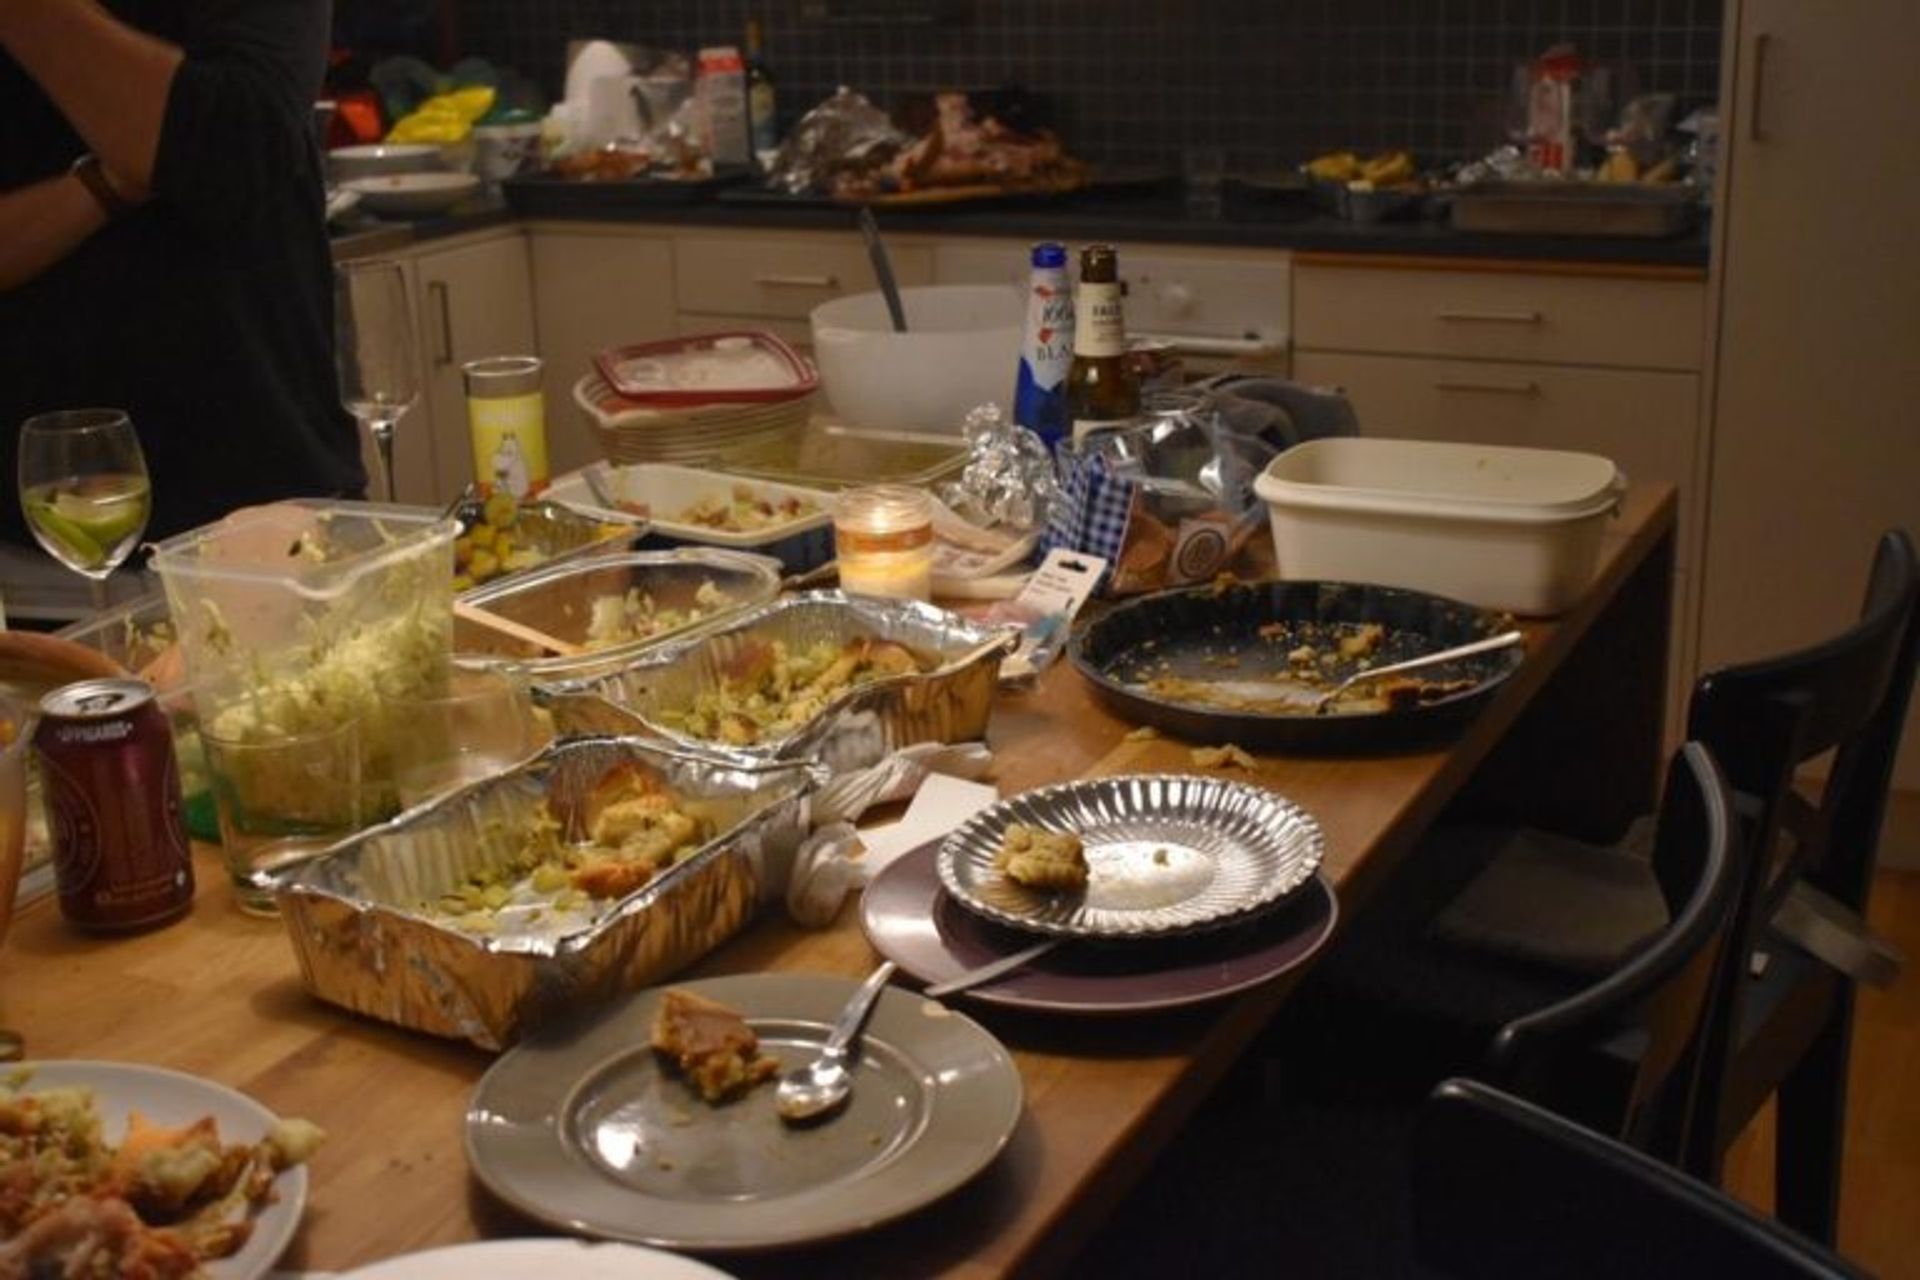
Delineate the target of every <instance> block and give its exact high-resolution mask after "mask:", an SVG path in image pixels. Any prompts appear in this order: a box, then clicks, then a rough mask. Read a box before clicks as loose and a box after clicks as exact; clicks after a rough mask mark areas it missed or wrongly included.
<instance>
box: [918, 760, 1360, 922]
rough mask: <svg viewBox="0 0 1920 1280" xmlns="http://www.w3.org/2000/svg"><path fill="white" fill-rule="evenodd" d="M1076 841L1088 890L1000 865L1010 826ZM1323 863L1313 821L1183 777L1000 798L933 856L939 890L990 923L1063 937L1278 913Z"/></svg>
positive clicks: (1261, 795) (1261, 793)
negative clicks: (1066, 889) (1020, 875)
mask: <svg viewBox="0 0 1920 1280" xmlns="http://www.w3.org/2000/svg"><path fill="white" fill-rule="evenodd" d="M1016 822H1018V823H1022V824H1024V825H1026V826H1029V827H1037V828H1039V829H1041V830H1045V831H1058V832H1068V833H1071V834H1073V835H1077V836H1079V837H1080V840H1081V842H1082V845H1083V846H1084V848H1085V852H1086V858H1087V886H1086V888H1085V889H1083V890H1080V891H1077V892H1071V893H1049V892H1043V891H1040V890H1036V889H1030V888H1027V887H1026V886H1025V885H1021V884H1016V883H1015V882H1013V881H1012V880H1009V879H1008V878H1007V877H1006V876H1005V875H1004V874H1003V873H1002V872H1001V870H1000V868H999V866H998V857H999V852H1000V843H1001V840H1002V838H1003V837H1004V835H1005V834H1006V830H1007V827H1008V826H1009V825H1011V824H1013V823H1016ZM1325 856H1326V841H1325V839H1324V838H1323V837H1322V836H1321V833H1320V824H1319V822H1317V821H1316V820H1315V819H1314V817H1313V815H1312V814H1310V813H1308V812H1307V811H1306V810H1305V809H1302V808H1301V807H1300V806H1299V805H1297V804H1294V803H1293V802H1292V801H1291V800H1288V799H1286V798H1285V797H1284V796H1280V795H1276V794H1275V793H1274V792H1271V791H1268V790H1266V789H1265V788H1262V787H1256V786H1252V785H1250V784H1248V783H1244V782H1230V781H1227V780H1225V779H1222V778H1210V777H1200V776H1187V775H1183V774H1137V775H1127V776H1121V777H1111V778H1093V779H1086V780H1083V781H1079V782H1068V783H1063V784H1061V785H1059V786H1053V787H1042V788H1040V789H1039V790H1037V791H1029V792H1026V793H1025V794H1023V795H1017V796H1009V797H1008V798H1007V799H1005V800H1002V801H1000V802H999V803H998V804H995V805H992V806H990V807H988V808H986V809H983V810H981V811H980V812H979V813H977V814H975V815H974V816H973V817H972V818H969V819H968V820H967V821H966V822H965V823H964V824H963V825H962V826H961V827H960V828H959V829H958V830H957V831H955V832H954V833H953V834H952V835H950V836H948V837H947V838H946V841H945V842H944V843H943V844H942V845H941V846H940V852H939V854H938V856H937V862H936V866H937V867H938V870H939V873H940V883H941V885H942V887H944V888H945V889H946V891H947V892H948V893H949V894H951V895H953V897H954V899H955V900H956V901H957V902H959V903H960V904H961V905H963V906H965V907H967V908H968V909H969V910H971V911H974V912H976V913H977V914H979V915H982V916H985V917H986V918H987V919H989V920H993V921H995V922H996V923H999V924H1004V925H1009V926H1011V927H1013V928H1016V929H1025V930H1029V931H1031V932H1034V933H1044V934H1052V935H1054V936H1056V937H1064V938H1161V937H1167V936H1170V935H1174V934H1182V933H1189V932H1192V931H1194V930H1197V929H1209V928H1217V927H1220V926H1222V925H1227V924H1233V923H1236V922H1238V921H1241V920H1244V919H1246V918H1247V917H1248V916H1249V915H1250V914H1252V913H1254V912H1258V911H1261V910H1264V909H1266V908H1268V907H1271V906H1273V905H1274V904H1276V903H1278V902H1279V901H1280V900H1281V899H1282V898H1284V897H1285V896H1286V895H1287V894H1289V893H1292V892H1293V891H1294V890H1295V889H1297V888H1299V887H1300V886H1301V885H1303V884H1305V883H1306V882H1307V880H1308V879H1309V878H1310V877H1311V876H1312V875H1313V873H1314V872H1315V871H1317V870H1318V869H1319V867H1320V863H1321V861H1322V859H1323V858H1325Z"/></svg>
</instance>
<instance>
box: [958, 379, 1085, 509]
mask: <svg viewBox="0 0 1920 1280" xmlns="http://www.w3.org/2000/svg"><path fill="white" fill-rule="evenodd" d="M961 432H962V434H964V435H965V436H966V439H967V447H968V448H969V449H970V450H971V451H972V454H971V456H970V457H969V458H968V459H967V465H966V469H965V470H963V471H962V472H961V473H960V477H959V479H957V480H952V481H949V482H948V483H947V484H946V485H944V486H942V487H941V490H940V500H941V501H942V502H944V503H946V504H947V506H948V508H949V509H950V510H952V511H953V513H954V514H955V515H957V516H959V517H960V518H962V519H963V520H966V521H969V522H970V523H972V524H977V525H980V526H982V527H986V528H991V527H993V526H995V525H1004V526H1006V527H1007V528H1008V529H1010V530H1018V531H1020V532H1023V533H1024V532H1027V531H1029V530H1033V529H1039V528H1042V527H1044V526H1045V525H1046V523H1047V516H1048V514H1049V513H1050V512H1051V511H1052V509H1053V504H1054V503H1057V502H1059V501H1060V500H1061V495H1060V478H1059V475H1058V473H1057V472H1056V471H1055V470H1054V465H1053V455H1052V454H1051V453H1049V452H1047V446H1046V445H1045V444H1044V443H1042V442H1041V440H1040V437H1039V436H1037V435H1035V434H1034V433H1033V432H1031V431H1029V430H1027V429H1026V428H1025V427H1023V426H1021V425H1019V424H1018V423H1016V422H1014V421H1012V420H1011V419H1009V418H1008V417H1007V416H1006V415H1005V414H1004V413H1002V412H1001V411H1000V406H999V405H996V404H983V405H981V406H980V407H979V408H977V409H974V410H973V411H972V412H970V413H969V414H967V416H966V420H965V422H963V423H962V424H961Z"/></svg>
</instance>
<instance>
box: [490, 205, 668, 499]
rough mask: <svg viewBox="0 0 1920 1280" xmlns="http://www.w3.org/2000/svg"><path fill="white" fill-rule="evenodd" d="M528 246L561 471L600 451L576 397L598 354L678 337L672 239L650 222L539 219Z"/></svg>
mask: <svg viewBox="0 0 1920 1280" xmlns="http://www.w3.org/2000/svg"><path fill="white" fill-rule="evenodd" d="M527 245H528V250H529V252H530V254H531V255H532V259H533V286H534V316H535V319H536V321H537V323H538V327H539V334H540V356H541V359H543V360H544V361H545V362H546V387H547V451H548V455H549V458H550V460H551V462H552V464H553V469H554V473H555V474H556V475H557V474H559V473H560V472H562V471H571V470H574V469H575V468H578V467H583V466H585V465H587V464H588V463H590V462H593V461H595V460H597V459H598V458H599V457H600V456H601V453H600V446H599V444H598V443H597V442H596V441H595V440H594V438H593V433H592V431H591V430H590V429H589V428H588V426H587V424H586V422H585V420H584V419H583V418H582V417H581V411H580V409H579V408H578V406H577V405H575V403H574V399H573V388H574V384H575V383H577V382H578V381H579V380H580V378H581V377H582V376H583V375H584V374H586V372H587V371H588V370H589V369H590V368H591V367H592V364H593V356H594V353H595V352H597V351H602V350H604V349H606V348H608V347H613V346H619V345H621V344H623V343H629V342H648V341H653V340H656V339H660V338H671V337H673V336H674V301H673V241H672V239H671V238H669V235H668V234H667V233H662V232H656V231H648V230H645V229H629V228H625V227H601V226H592V225H585V224H574V225H570V224H564V223H536V224H535V225H534V226H533V227H532V228H531V229H530V230H529V231H528V239H527Z"/></svg>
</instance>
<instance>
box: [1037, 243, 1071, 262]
mask: <svg viewBox="0 0 1920 1280" xmlns="http://www.w3.org/2000/svg"><path fill="white" fill-rule="evenodd" d="M1033 265H1034V266H1036V267H1064V266H1066V265H1067V246H1065V245H1063V244H1061V243H1059V242H1058V241H1055V240H1043V241H1041V242H1040V243H1039V244H1037V245H1035V246H1033Z"/></svg>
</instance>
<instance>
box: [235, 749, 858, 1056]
mask: <svg viewBox="0 0 1920 1280" xmlns="http://www.w3.org/2000/svg"><path fill="white" fill-rule="evenodd" d="M629 762H631V763H633V764H637V765H639V766H641V767H642V768H643V769H646V770H648V771H650V772H652V773H653V774H655V775H657V776H658V777H659V778H660V779H661V780H662V781H664V782H665V783H666V785H667V786H669V787H671V788H672V789H673V790H674V791H675V792H677V793H678V794H679V795H680V796H681V797H682V798H683V800H684V801H686V802H687V803H688V804H689V805H691V806H697V807H698V808H699V809H700V810H702V811H703V812H704V813H706V814H707V815H708V816H709V817H710V818H711V819H712V821H713V824H714V828H715V830H716V831H718V832H719V833H720V834H719V835H717V836H716V837H715V838H714V839H713V840H711V841H709V842H708V843H707V844H706V845H704V846H702V847H701V849H700V850H699V851H698V852H696V853H694V854H693V855H691V856H690V857H687V858H686V859H684V860H683V861H681V862H679V863H677V864H676V865H674V866H673V867H672V868H671V869H669V870H667V871H665V872H662V873H661V874H660V875H659V876H657V877H655V878H654V879H653V880H652V881H651V882H650V883H648V884H646V885H645V886H643V887H642V888H640V889H638V890H636V891H635V892H633V893H631V894H629V895H627V896H626V897H625V898H622V899H620V900H618V901H617V902H614V903H611V904H605V905H599V906H597V907H596V908H595V910H594V911H592V912H588V913H581V914H572V915H563V914H561V913H557V912H548V913H539V914H535V913H534V912H531V911H524V912H514V911H507V912H502V913H501V914H500V916H499V920H498V925H497V927H496V928H495V930H494V931H492V932H491V933H487V934H481V933H475V932H469V931H465V930H463V929H462V928H460V927H458V926H457V925H456V924H454V923H453V922H450V921H448V920H447V919H445V918H443V917H436V916H435V915H433V914H432V913H430V912H429V911H427V910H425V909H424V908H423V905H422V904H426V903H431V902H433V901H434V900H436V899H437V898H438V897H439V896H440V895H441V894H443V893H446V892H448V891H450V890H451V889H453V888H454V887H455V886H457V885H459V884H460V883H462V882H463V881H465V880H466V879H467V878H468V877H470V876H472V875H474V874H476V873H481V872H486V871H489V870H493V869H496V868H498V867H500V866H502V865H504V864H505V863H507V862H508V861H509V860H510V859H512V857H513V856H514V855H515V854H516V853H517V852H518V851H519V848H520V844H521V842H520V840H519V839H518V838H515V837H513V836H512V835H511V834H507V835H506V836H505V838H503V833H513V832H518V831H521V830H523V829H524V828H525V824H527V823H528V822H529V821H531V820H532V818H533V817H534V815H535V813H536V811H537V809H538V807H539V806H540V804H541V803H542V802H543V801H544V802H546V803H547V805H548V806H549V808H550V810H551V811H552V812H553V813H554V814H555V815H556V816H557V817H560V818H561V820H562V822H563V829H564V824H566V823H567V822H568V821H569V820H570V818H571V819H572V820H573V821H577V816H576V815H578V814H579V812H580V809H581V806H582V804H583V803H584V800H585V798H586V796H587V794H588V793H589V792H590V790H591V789H592V787H593V785H594V784H595V783H596V782H597V781H598V780H599V779H600V778H601V777H602V776H603V775H604V774H605V772H606V771H607V770H608V769H609V768H611V767H613V766H614V765H616V764H622V763H629ZM823 778H824V772H823V771H822V770H821V769H820V768H819V767H818V766H810V765H806V764H793V763H780V764H776V763H749V762H741V761H735V760H720V759H716V758H714V757H712V756H710V755H699V754H694V753H689V752H684V751H676V750H671V749H668V748H664V747H662V746H660V745H659V744H657V743H646V742H639V741H635V740H633V739H626V738H578V739H574V740H572V741H567V742H561V743H557V744H555V745H553V746H550V747H548V748H547V749H546V750H544V751H542V752H541V753H540V754H538V755H536V756H534V757H532V758H531V759H529V760H527V761H526V762H524V763H522V764H521V765H519V766H517V767H515V768H514V769H512V770H509V771H508V772H506V773H503V774H501V775H500V776H498V777H496V778H490V779H488V780H486V781H484V782H479V783H475V784H474V785H472V786H470V787H466V788H463V789H462V790H459V791H455V792H452V793H449V794H448V795H445V796H442V797H440V798H438V799H436V800H433V801H430V802H428V803H426V804H423V805H420V806H418V807H417V808H414V809H410V810H408V811H407V812H406V813H403V814H401V815H400V816H399V817H397V818H395V819H393V820H392V821H390V822H387V823H384V824H383V825H381V826H378V827H373V828H371V829H369V830H367V831H363V832H361V833H360V834H358V835H356V836H353V837H351V838H350V839H347V840H344V841H342V842H340V843H339V844H337V845H334V846H333V847H332V848H330V849H328V850H326V851H325V852H324V853H322V854H320V855H319V856H317V857H316V858H314V859H312V860H311V861H309V862H305V863H302V864H299V865H297V866H295V867H292V868H290V869H288V870H286V871H284V872H282V873H281V874H280V875H279V876H278V877H277V878H276V879H275V880H274V885H273V887H274V896H275V898H276V900H277V902H278V903H279V907H280V914H281V918H282V919H283V920H284V921H285V922H286V926H287V933H288V936H289V937H290V938H291V939H292V941H293V949H294V953H295V954H296V955H297V956H298V957H299V960H300V971H301V975H302V977H303V978H304V979H305V980H306V984H307V987H308V989H309V990H311V991H312V992H313V993H314V994H315V995H317V996H319V997H320V998H321V999H323V1000H327V1001H331V1002H332V1003H334V1004H337V1005H342V1006H344V1007H346V1008H348V1009H351V1010H353V1011H354V1012H356V1013H363V1014H366V1015H368V1016H369V1017H374V1018H379V1019H381V1020H383V1021H386V1022H393V1023H398V1024H399V1025H401V1026H403V1027H411V1028H413V1029H414V1030H416V1031H426V1032H430V1033H432V1034H433V1035H439V1036H448V1037H452V1038H455V1039H461V1040H470V1041H472V1042H473V1043H474V1044H477V1045H479V1046H480V1047H482V1048H485V1049H500V1048H503V1047H505V1046H506V1045H508V1044H510V1043H512V1042H513V1041H514V1040H515V1039H517V1038H518V1037H519V1036H520V1035H522V1034H523V1033H525V1032H527V1031H529V1030H531V1029H532V1028H534V1027H536V1026H539V1025H541V1024H542V1023H544V1022H546V1021H547V1020H548V1019H550V1018H553V1017H556V1016H560V1015H565V1014H567V1013H570V1012H574V1011H577V1010H580V1009H582V1008H587V1007H591V1006H593V1005H596V1004H598V1003H599V1002H601V1001H603V1000H605V999H607V998H608V997H610V996H612V995H614V994H616V993H618V992H622V991H627V990H631V989H634V988H638V987H643V986H647V985H649V984H652V983H655V982H659V981H661V980H662V979H664V978H666V977H668V976H669V975H671V974H673V973H675V972H677V971H679V970H680V969H682V968H684V967H686V966H687V965H688V964H691V963H692V962H693V961H695V960H697V959H699V958H700V957H701V956H703V955H705V954H706V953H707V952H708V951H710V950H712V949H713V948H714V947H715V946H718V945H719V944H720V943H721V942H723V941H725V940H726V939H727V938H729V937H731V936H733V934H735V933H736V932H738V931H739V930H740V928H741V927H742V926H744V925H745V924H746V923H747V921H748V920H749V919H751V918H752V917H753V915H754V913H755V911H756V909H757V908H758V907H759V906H760V905H761V904H762V903H763V902H765V901H769V900H771V899H772V898H774V897H777V896H778V895H780V894H782V893H784V891H785V887H786V881H787V878H788V876H789V875H790V873H791V871H792V860H793V855H794V852H795V850H796V849H797V848H798V846H799V843H800V840H801V839H802V838H803V837H804V836H805V834H806V830H807V815H808V797H809V796H810V795H811V794H812V792H813V791H814V789H815V788H816V787H817V786H818V785H819V784H820V782H821V781H822V780H823ZM568 834H570V835H571V834H574V833H572V832H569V833H568ZM636 1034H637V1035H644V1034H645V1032H644V1029H642V1030H641V1031H640V1032H637V1033H636Z"/></svg>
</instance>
